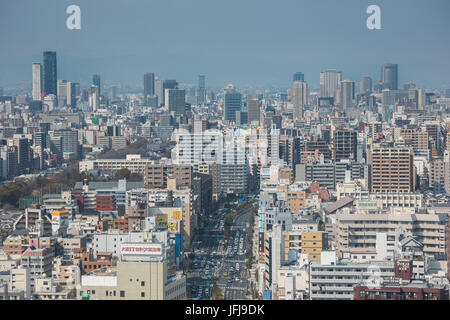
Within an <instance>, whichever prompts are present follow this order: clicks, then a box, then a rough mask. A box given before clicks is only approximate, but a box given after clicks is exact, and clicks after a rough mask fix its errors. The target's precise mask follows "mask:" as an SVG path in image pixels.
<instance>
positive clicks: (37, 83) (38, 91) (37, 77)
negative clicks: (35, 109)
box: [31, 63, 42, 101]
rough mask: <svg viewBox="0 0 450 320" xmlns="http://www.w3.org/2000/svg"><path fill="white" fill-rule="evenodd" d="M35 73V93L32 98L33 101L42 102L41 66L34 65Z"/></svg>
mask: <svg viewBox="0 0 450 320" xmlns="http://www.w3.org/2000/svg"><path fill="white" fill-rule="evenodd" d="M31 69H32V73H33V91H32V98H33V100H35V101H37V100H41V90H42V88H41V85H42V72H41V64H40V63H33V65H32V67H31Z"/></svg>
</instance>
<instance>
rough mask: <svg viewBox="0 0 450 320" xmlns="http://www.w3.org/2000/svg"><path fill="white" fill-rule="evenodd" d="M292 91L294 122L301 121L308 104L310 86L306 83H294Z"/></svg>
mask: <svg viewBox="0 0 450 320" xmlns="http://www.w3.org/2000/svg"><path fill="white" fill-rule="evenodd" d="M291 91H292V103H293V105H294V112H293V113H294V121H295V120H300V119H302V118H303V107H304V106H305V105H306V104H308V84H307V83H306V82H304V81H294V82H293V83H292V87H291Z"/></svg>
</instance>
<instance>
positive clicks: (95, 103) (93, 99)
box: [88, 86, 99, 112]
mask: <svg viewBox="0 0 450 320" xmlns="http://www.w3.org/2000/svg"><path fill="white" fill-rule="evenodd" d="M88 95H89V107H90V108H91V109H92V111H93V112H95V111H97V108H98V107H99V95H98V87H97V86H90V87H89V89H88Z"/></svg>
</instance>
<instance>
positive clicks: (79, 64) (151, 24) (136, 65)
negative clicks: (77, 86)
mask: <svg viewBox="0 0 450 320" xmlns="http://www.w3.org/2000/svg"><path fill="white" fill-rule="evenodd" d="M24 3H26V4H27V5H26V8H25V7H24V6H23V5H24ZM46 3H48V4H52V5H51V6H50V5H48V6H46V5H45V4H46ZM347 3H348V5H345V6H343V5H340V4H337V3H335V2H332V1H328V0H326V1H320V3H315V2H313V1H309V0H308V1H306V0H304V1H283V3H282V4H280V5H275V4H272V3H268V2H264V1H263V2H261V1H259V2H256V1H246V2H245V3H244V4H242V5H240V6H239V7H238V8H239V9H238V10H235V9H236V4H237V3H235V2H233V1H228V2H227V4H220V3H219V4H217V5H215V6H214V7H211V5H208V3H207V2H205V1H198V2H195V3H185V4H184V3H182V2H179V1H170V3H161V2H154V3H152V4H147V3H144V2H142V1H129V2H127V6H126V7H123V4H122V5H121V4H120V3H119V2H115V1H108V2H105V1H96V2H95V3H90V2H87V1H79V3H78V5H79V6H80V8H81V13H82V14H81V17H82V18H81V20H82V24H81V29H80V30H68V29H67V28H66V27H65V20H66V19H67V14H65V9H66V6H67V4H66V3H54V2H52V1H43V2H42V1H41V2H40V3H39V5H38V4H36V3H33V2H29V1H18V2H14V3H11V2H9V3H7V4H3V8H2V10H1V11H0V18H1V19H0V27H2V28H1V30H8V33H5V34H2V35H3V36H4V39H5V40H4V44H5V46H4V50H2V53H0V64H1V65H2V66H4V70H3V72H2V74H1V75H0V85H1V86H3V87H8V86H14V85H17V84H28V83H30V82H31V81H30V80H29V69H28V68H25V67H24V66H23V65H24V64H25V65H26V64H28V63H31V62H35V61H36V59H38V58H39V57H40V53H41V52H42V51H47V50H51V51H56V52H58V57H59V61H60V63H59V66H58V67H59V68H58V69H59V70H58V71H59V74H60V76H61V78H70V79H72V80H73V81H76V82H83V81H86V82H88V81H89V79H90V78H91V77H92V74H95V73H99V74H101V75H102V79H103V82H104V83H107V82H108V81H109V82H111V84H116V83H126V84H128V85H130V86H137V85H141V77H142V73H143V72H145V70H152V72H155V74H159V75H160V76H161V78H177V79H179V81H180V82H183V83H196V77H197V75H198V74H206V75H207V76H208V83H209V85H211V86H215V87H221V86H222V87H223V86H225V85H226V84H227V83H230V82H232V83H234V84H236V85H237V86H269V85H276V86H281V87H289V86H290V80H291V77H292V73H293V72H295V71H301V72H303V73H304V74H305V81H306V82H308V83H309V85H310V86H311V87H317V86H318V85H319V77H318V74H319V73H320V72H322V71H324V70H326V69H337V70H342V71H343V77H344V78H348V79H352V80H354V81H357V80H359V79H360V78H361V77H362V76H366V75H368V76H370V77H371V78H372V79H375V80H378V77H379V73H380V72H379V68H380V67H379V66H380V65H382V64H385V63H396V64H399V69H400V70H399V84H400V85H401V84H403V83H407V82H409V81H413V82H415V83H417V84H418V86H421V87H427V88H429V87H436V88H443V87H446V86H448V85H449V84H450V80H449V79H448V77H447V76H446V74H448V73H449V72H450V62H449V61H448V59H447V58H446V57H447V56H448V53H449V52H450V45H449V44H448V42H446V41H443V40H444V39H445V35H446V32H445V31H446V30H449V29H450V22H449V21H448V20H447V19H445V16H444V15H445V12H448V10H449V9H450V4H449V3H448V2H447V1H440V0H439V1H434V2H433V3H432V4H430V5H429V4H427V3H425V2H422V1H414V5H411V1H403V0H399V1H396V2H395V3H390V2H387V1H380V3H379V5H380V7H381V9H382V29H381V30H368V29H367V28H366V27H365V20H366V19H367V14H366V13H365V8H367V5H368V4H369V2H368V1H353V0H349V1H347ZM47 7H48V8H47ZM172 7H173V8H176V9H177V8H179V10H176V9H172V11H170V10H171V8H172ZM42 8H46V9H47V10H48V11H49V12H48V13H49V16H53V17H54V19H46V20H45V21H41V23H40V24H39V25H37V26H33V28H34V32H33V36H31V34H30V33H29V32H28V31H29V28H30V22H29V21H28V20H30V21H33V17H34V16H35V15H36V13H39V12H40V10H43V9H42ZM255 9H257V10H256V13H253V14H250V13H252V12H255ZM19 12H20V14H19ZM169 12H171V14H173V18H171V19H169V20H168V23H167V22H165V20H164V18H165V17H168V14H169ZM16 13H17V14H16ZM143 13H148V14H149V17H146V16H145V15H144V14H143ZM219 13H220V16H226V15H227V14H233V15H234V16H235V17H236V19H235V20H236V22H235V23H229V22H227V21H225V20H223V18H221V17H218V15H219ZM11 17H14V19H15V20H14V26H15V28H13V29H10V28H7V26H8V25H11V24H12V23H13V21H11ZM319 17H320V18H319ZM122 18H123V19H125V21H132V23H128V24H124V25H122V24H121V25H120V27H119V26H118V25H117V24H115V23H114V21H115V20H116V19H122ZM123 19H122V20H123ZM166 20H167V19H166ZM196 20H198V21H196ZM264 21H268V23H267V24H266V23H264ZM324 21H325V22H326V23H324ZM163 22H164V23H163ZM161 26H164V27H161ZM330 26H335V27H333V28H330ZM155 30H157V31H156V32H155ZM306 30H307V31H306ZM311 30H313V31H311ZM144 38H145V39H148V40H147V41H135V40H136V39H144ZM19 39H20V41H18V40H19ZM419 39H420V43H421V46H419V47H417V45H416V43H417V41H418V40H419ZM336 48H339V50H335V49H336ZM331 52H332V54H331Z"/></svg>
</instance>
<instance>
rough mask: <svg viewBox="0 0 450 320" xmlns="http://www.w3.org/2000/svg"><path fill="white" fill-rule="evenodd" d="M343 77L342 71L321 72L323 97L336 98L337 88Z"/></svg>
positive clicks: (321, 93)
mask: <svg viewBox="0 0 450 320" xmlns="http://www.w3.org/2000/svg"><path fill="white" fill-rule="evenodd" d="M341 79H342V72H340V71H336V70H327V71H324V72H321V73H320V96H321V97H322V98H335V99H336V90H337V88H338V85H339V83H340V82H341Z"/></svg>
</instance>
